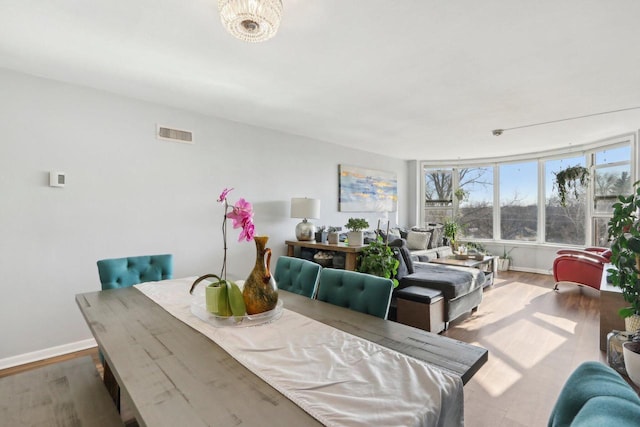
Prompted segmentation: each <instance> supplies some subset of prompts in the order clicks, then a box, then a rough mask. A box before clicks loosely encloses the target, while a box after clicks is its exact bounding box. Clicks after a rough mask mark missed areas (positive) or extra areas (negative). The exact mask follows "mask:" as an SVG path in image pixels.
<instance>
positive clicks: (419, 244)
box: [407, 230, 431, 251]
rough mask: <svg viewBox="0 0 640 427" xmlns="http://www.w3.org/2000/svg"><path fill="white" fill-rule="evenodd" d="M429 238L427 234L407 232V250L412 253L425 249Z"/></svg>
mask: <svg viewBox="0 0 640 427" xmlns="http://www.w3.org/2000/svg"><path fill="white" fill-rule="evenodd" d="M429 237H431V233H429V232H421V231H413V230H412V231H409V232H408V233H407V248H409V250H412V251H413V250H423V249H427V244H428V243H429Z"/></svg>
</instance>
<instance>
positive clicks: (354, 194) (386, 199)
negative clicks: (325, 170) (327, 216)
mask: <svg viewBox="0 0 640 427" xmlns="http://www.w3.org/2000/svg"><path fill="white" fill-rule="evenodd" d="M338 173H339V178H340V179H339V183H340V196H339V200H338V209H339V211H340V212H395V211H397V210H398V176H397V175H396V173H395V172H385V171H379V170H375V169H367V168H363V167H359V166H349V165H339V166H338Z"/></svg>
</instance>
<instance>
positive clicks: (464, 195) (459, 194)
mask: <svg viewBox="0 0 640 427" xmlns="http://www.w3.org/2000/svg"><path fill="white" fill-rule="evenodd" d="M453 194H454V195H455V196H456V199H458V201H459V202H461V201H463V200H464V199H466V198H467V192H466V191H464V190H463V189H462V188H458V189H457V190H456V191H454V192H453Z"/></svg>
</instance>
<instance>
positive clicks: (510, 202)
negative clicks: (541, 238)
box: [500, 162, 538, 241]
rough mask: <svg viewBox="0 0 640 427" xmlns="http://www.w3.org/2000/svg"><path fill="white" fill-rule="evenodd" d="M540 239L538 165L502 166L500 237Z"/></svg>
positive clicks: (507, 238)
mask: <svg viewBox="0 0 640 427" xmlns="http://www.w3.org/2000/svg"><path fill="white" fill-rule="evenodd" d="M537 236H538V163H537V162H526V163H513V164H506V165H500V237H501V238H502V239H503V240H534V241H535V240H536V239H537Z"/></svg>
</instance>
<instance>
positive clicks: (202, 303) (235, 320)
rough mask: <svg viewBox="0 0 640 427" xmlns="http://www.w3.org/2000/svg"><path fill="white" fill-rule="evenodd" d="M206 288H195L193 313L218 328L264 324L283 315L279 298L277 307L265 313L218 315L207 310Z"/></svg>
mask: <svg viewBox="0 0 640 427" xmlns="http://www.w3.org/2000/svg"><path fill="white" fill-rule="evenodd" d="M204 288H205V287H204V286H198V287H196V289H195V290H194V292H193V296H192V298H191V313H192V314H193V315H194V316H196V317H197V318H199V319H200V320H203V321H205V322H207V323H208V324H210V325H212V326H215V327H216V328H224V327H235V328H244V327H248V326H258V325H264V324H267V323H271V322H273V321H275V320H278V319H279V318H280V317H281V316H282V310H283V308H284V303H283V302H282V300H281V299H278V302H277V303H276V307H275V308H274V309H273V310H269V311H265V312H264V313H258V314H245V315H244V316H218V315H216V314H213V313H210V312H209V311H207V302H206V299H205V297H204V292H205V291H204Z"/></svg>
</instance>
